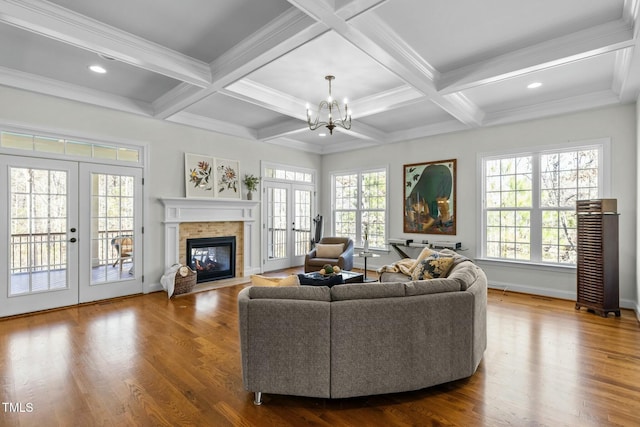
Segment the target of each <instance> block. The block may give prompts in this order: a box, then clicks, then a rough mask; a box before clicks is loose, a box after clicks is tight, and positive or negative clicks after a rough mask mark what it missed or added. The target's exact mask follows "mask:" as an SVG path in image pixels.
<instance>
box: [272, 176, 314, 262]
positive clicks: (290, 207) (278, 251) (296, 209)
mask: <svg viewBox="0 0 640 427" xmlns="http://www.w3.org/2000/svg"><path fill="white" fill-rule="evenodd" d="M264 192H265V200H264V201H265V203H264V209H265V212H264V213H263V218H265V224H264V227H263V229H264V231H265V236H264V237H265V238H264V239H263V242H265V245H266V248H265V251H264V252H263V253H265V254H266V259H265V261H264V270H265V271H270V270H279V269H283V268H289V267H293V266H298V265H303V264H304V257H305V255H306V254H307V253H308V252H309V250H310V246H311V223H312V220H311V218H312V212H313V193H314V189H313V186H312V185H304V184H291V183H279V182H268V181H265V183H264Z"/></svg>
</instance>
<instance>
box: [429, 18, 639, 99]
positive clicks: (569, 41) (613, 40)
mask: <svg viewBox="0 0 640 427" xmlns="http://www.w3.org/2000/svg"><path fill="white" fill-rule="evenodd" d="M632 34H633V31H632V27H631V26H630V25H629V24H628V23H627V22H625V21H623V20H617V21H613V22H607V23H605V24H602V25H599V26H597V27H593V28H589V29H586V30H582V31H578V32H575V33H572V34H569V35H566V36H563V37H558V38H555V39H552V40H547V41H545V42H542V43H538V44H536V45H533V46H529V47H526V48H524V49H519V50H516V51H513V52H509V53H505V54H503V55H499V56H496V57H494V58H490V59H488V60H486V61H481V62H477V63H474V64H470V65H468V66H465V67H460V68H458V69H455V70H453V71H450V72H448V73H444V74H443V75H442V76H441V77H440V79H439V80H438V82H437V85H438V90H439V91H440V93H441V94H448V93H455V92H459V91H462V90H465V89H470V88H473V87H477V86H482V85H487V84H491V83H496V82H499V81H501V80H506V79H510V78H513V77H517V76H520V75H524V74H528V73H533V72H537V71H542V70H545V69H547V68H551V67H557V66H559V65H564V64H568V63H570V62H574V61H578V60H582V59H587V58H590V57H593V56H597V55H601V54H603V53H608V52H613V51H616V50H619V49H624V48H627V47H630V46H633V45H634V41H633V37H632Z"/></svg>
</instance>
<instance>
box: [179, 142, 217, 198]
mask: <svg viewBox="0 0 640 427" xmlns="http://www.w3.org/2000/svg"><path fill="white" fill-rule="evenodd" d="M213 167H214V159H213V157H210V156H203V155H200V154H189V153H185V154H184V171H185V190H186V196H187V197H206V198H212V197H214V191H213V190H214V170H213Z"/></svg>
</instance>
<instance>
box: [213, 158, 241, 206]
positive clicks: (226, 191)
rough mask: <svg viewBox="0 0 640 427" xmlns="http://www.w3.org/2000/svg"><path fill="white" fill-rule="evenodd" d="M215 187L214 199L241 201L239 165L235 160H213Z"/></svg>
mask: <svg viewBox="0 0 640 427" xmlns="http://www.w3.org/2000/svg"><path fill="white" fill-rule="evenodd" d="M215 162H216V185H215V197H224V198H227V199H241V198H242V193H241V192H240V191H241V189H240V163H239V162H238V161H236V160H227V159H215Z"/></svg>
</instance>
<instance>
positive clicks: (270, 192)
mask: <svg viewBox="0 0 640 427" xmlns="http://www.w3.org/2000/svg"><path fill="white" fill-rule="evenodd" d="M265 193H266V199H267V200H266V209H267V215H266V221H267V226H266V232H267V261H266V264H267V265H268V266H269V269H271V270H275V269H279V268H286V267H288V265H289V259H288V256H289V227H288V224H289V220H288V213H287V212H288V210H289V208H288V198H289V190H288V188H286V186H279V185H273V184H265Z"/></svg>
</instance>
